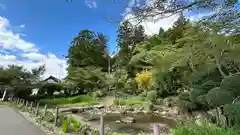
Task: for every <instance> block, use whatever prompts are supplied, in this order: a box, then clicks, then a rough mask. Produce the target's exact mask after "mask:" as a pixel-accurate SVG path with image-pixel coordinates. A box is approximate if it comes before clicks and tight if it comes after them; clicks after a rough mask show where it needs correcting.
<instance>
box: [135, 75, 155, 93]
mask: <svg viewBox="0 0 240 135" xmlns="http://www.w3.org/2000/svg"><path fill="white" fill-rule="evenodd" d="M135 80H136V82H137V83H138V84H139V85H140V87H143V88H145V89H147V88H149V87H150V86H151V82H152V72H151V71H142V72H141V73H137V75H136V78H135Z"/></svg>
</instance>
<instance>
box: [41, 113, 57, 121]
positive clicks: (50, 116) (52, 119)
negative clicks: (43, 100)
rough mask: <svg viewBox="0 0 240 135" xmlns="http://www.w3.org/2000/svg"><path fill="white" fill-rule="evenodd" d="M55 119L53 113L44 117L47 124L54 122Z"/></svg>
mask: <svg viewBox="0 0 240 135" xmlns="http://www.w3.org/2000/svg"><path fill="white" fill-rule="evenodd" d="M54 118H55V117H54V115H53V114H52V113H51V112H49V111H47V113H46V116H44V117H43V120H44V121H46V122H53V121H54Z"/></svg>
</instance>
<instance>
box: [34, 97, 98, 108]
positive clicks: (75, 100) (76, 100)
mask: <svg viewBox="0 0 240 135" xmlns="http://www.w3.org/2000/svg"><path fill="white" fill-rule="evenodd" d="M94 102H95V101H94V99H93V98H92V97H91V96H88V95H79V96H75V97H69V98H56V99H41V100H40V101H39V103H40V105H44V104H47V105H49V106H55V105H66V104H76V103H78V104H79V105H80V104H83V105H84V104H93V103H94Z"/></svg>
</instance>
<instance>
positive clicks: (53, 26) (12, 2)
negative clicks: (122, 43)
mask: <svg viewBox="0 0 240 135" xmlns="http://www.w3.org/2000/svg"><path fill="white" fill-rule="evenodd" d="M0 3H1V4H2V5H5V9H4V10H0V15H1V16H4V17H5V18H7V19H8V20H9V21H10V23H11V25H13V26H18V25H22V26H25V27H24V28H23V29H21V32H22V33H24V34H26V36H24V37H22V38H23V39H24V40H27V41H29V42H33V43H34V44H36V45H37V46H38V47H40V49H41V51H42V52H45V53H46V52H54V53H55V54H56V55H57V56H62V55H65V54H66V53H67V49H68V44H69V42H70V41H71V40H72V38H73V37H74V36H75V35H76V34H77V33H78V32H79V30H81V29H90V30H93V31H98V32H103V33H104V34H106V35H108V36H109V44H110V50H112V49H114V46H115V41H116V29H117V27H118V24H119V23H117V22H108V20H110V19H109V17H115V19H114V20H115V21H117V20H118V21H119V20H120V17H121V16H120V13H123V12H124V9H125V7H126V5H127V4H128V1H127V0H121V2H119V3H116V2H111V0H98V1H91V0H87V1H84V0H73V2H71V3H67V2H66V1H65V0H0ZM91 3H96V4H92V5H91ZM88 4H89V5H88Z"/></svg>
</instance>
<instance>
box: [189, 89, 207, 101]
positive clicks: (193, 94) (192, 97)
mask: <svg viewBox="0 0 240 135" xmlns="http://www.w3.org/2000/svg"><path fill="white" fill-rule="evenodd" d="M206 93H207V91H206V90H204V89H193V90H192V91H191V92H190V93H189V99H190V101H192V102H194V103H198V101H197V99H198V97H199V96H201V95H204V94H206Z"/></svg>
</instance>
